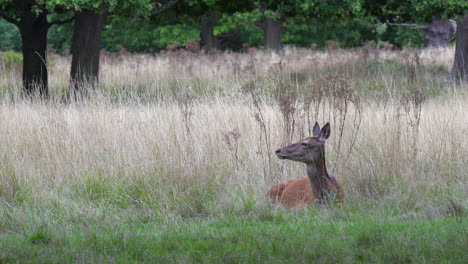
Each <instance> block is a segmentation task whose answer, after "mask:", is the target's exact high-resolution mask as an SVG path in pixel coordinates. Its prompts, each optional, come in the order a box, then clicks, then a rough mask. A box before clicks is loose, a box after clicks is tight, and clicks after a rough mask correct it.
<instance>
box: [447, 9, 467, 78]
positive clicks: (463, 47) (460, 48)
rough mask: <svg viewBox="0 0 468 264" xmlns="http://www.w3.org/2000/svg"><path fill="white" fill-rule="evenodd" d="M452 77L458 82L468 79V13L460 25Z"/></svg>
mask: <svg viewBox="0 0 468 264" xmlns="http://www.w3.org/2000/svg"><path fill="white" fill-rule="evenodd" d="M450 79H451V80H452V81H456V82H459V81H468V15H466V16H465V17H464V18H463V20H462V21H461V22H460V24H459V25H458V29H457V42H456V46H455V60H454V62H453V68H452V72H451V73H450Z"/></svg>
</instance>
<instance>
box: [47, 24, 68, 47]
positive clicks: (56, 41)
mask: <svg viewBox="0 0 468 264" xmlns="http://www.w3.org/2000/svg"><path fill="white" fill-rule="evenodd" d="M72 39H73V23H67V24H64V25H54V26H52V27H51V28H50V29H49V34H48V35H47V42H48V43H49V44H50V45H52V47H53V48H54V49H55V51H57V52H58V53H60V54H62V53H63V52H64V50H65V49H66V48H70V47H71V45H72Z"/></svg>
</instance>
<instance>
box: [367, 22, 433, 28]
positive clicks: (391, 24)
mask: <svg viewBox="0 0 468 264" xmlns="http://www.w3.org/2000/svg"><path fill="white" fill-rule="evenodd" d="M383 24H387V25H389V26H400V27H409V28H417V29H426V28H427V25H420V24H406V23H383ZM380 25H382V23H377V24H373V25H372V26H373V27H378V26H380Z"/></svg>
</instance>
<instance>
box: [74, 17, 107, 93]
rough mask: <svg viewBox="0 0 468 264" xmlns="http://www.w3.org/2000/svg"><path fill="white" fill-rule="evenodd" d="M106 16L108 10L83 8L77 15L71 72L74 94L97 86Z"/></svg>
mask: <svg viewBox="0 0 468 264" xmlns="http://www.w3.org/2000/svg"><path fill="white" fill-rule="evenodd" d="M106 17H107V15H106V12H104V13H97V12H94V11H91V10H82V11H80V12H79V13H77V14H76V16H75V26H74V32H73V43H72V53H73V57H72V66H71V73H70V78H71V79H70V94H72V95H75V96H76V94H77V93H78V92H79V91H85V92H86V90H87V89H88V88H91V89H95V88H97V85H98V82H99V57H100V51H101V36H102V30H103V29H104V23H105V20H106Z"/></svg>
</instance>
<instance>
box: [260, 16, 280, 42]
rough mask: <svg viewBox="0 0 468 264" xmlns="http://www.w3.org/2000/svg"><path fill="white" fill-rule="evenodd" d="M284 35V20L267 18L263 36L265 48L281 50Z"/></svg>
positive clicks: (264, 23)
mask: <svg viewBox="0 0 468 264" xmlns="http://www.w3.org/2000/svg"><path fill="white" fill-rule="evenodd" d="M282 33H283V20H282V19H280V20H273V19H271V18H266V19H265V21H264V22H263V35H264V41H265V48H266V49H271V50H280V49H281V36H282Z"/></svg>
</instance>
